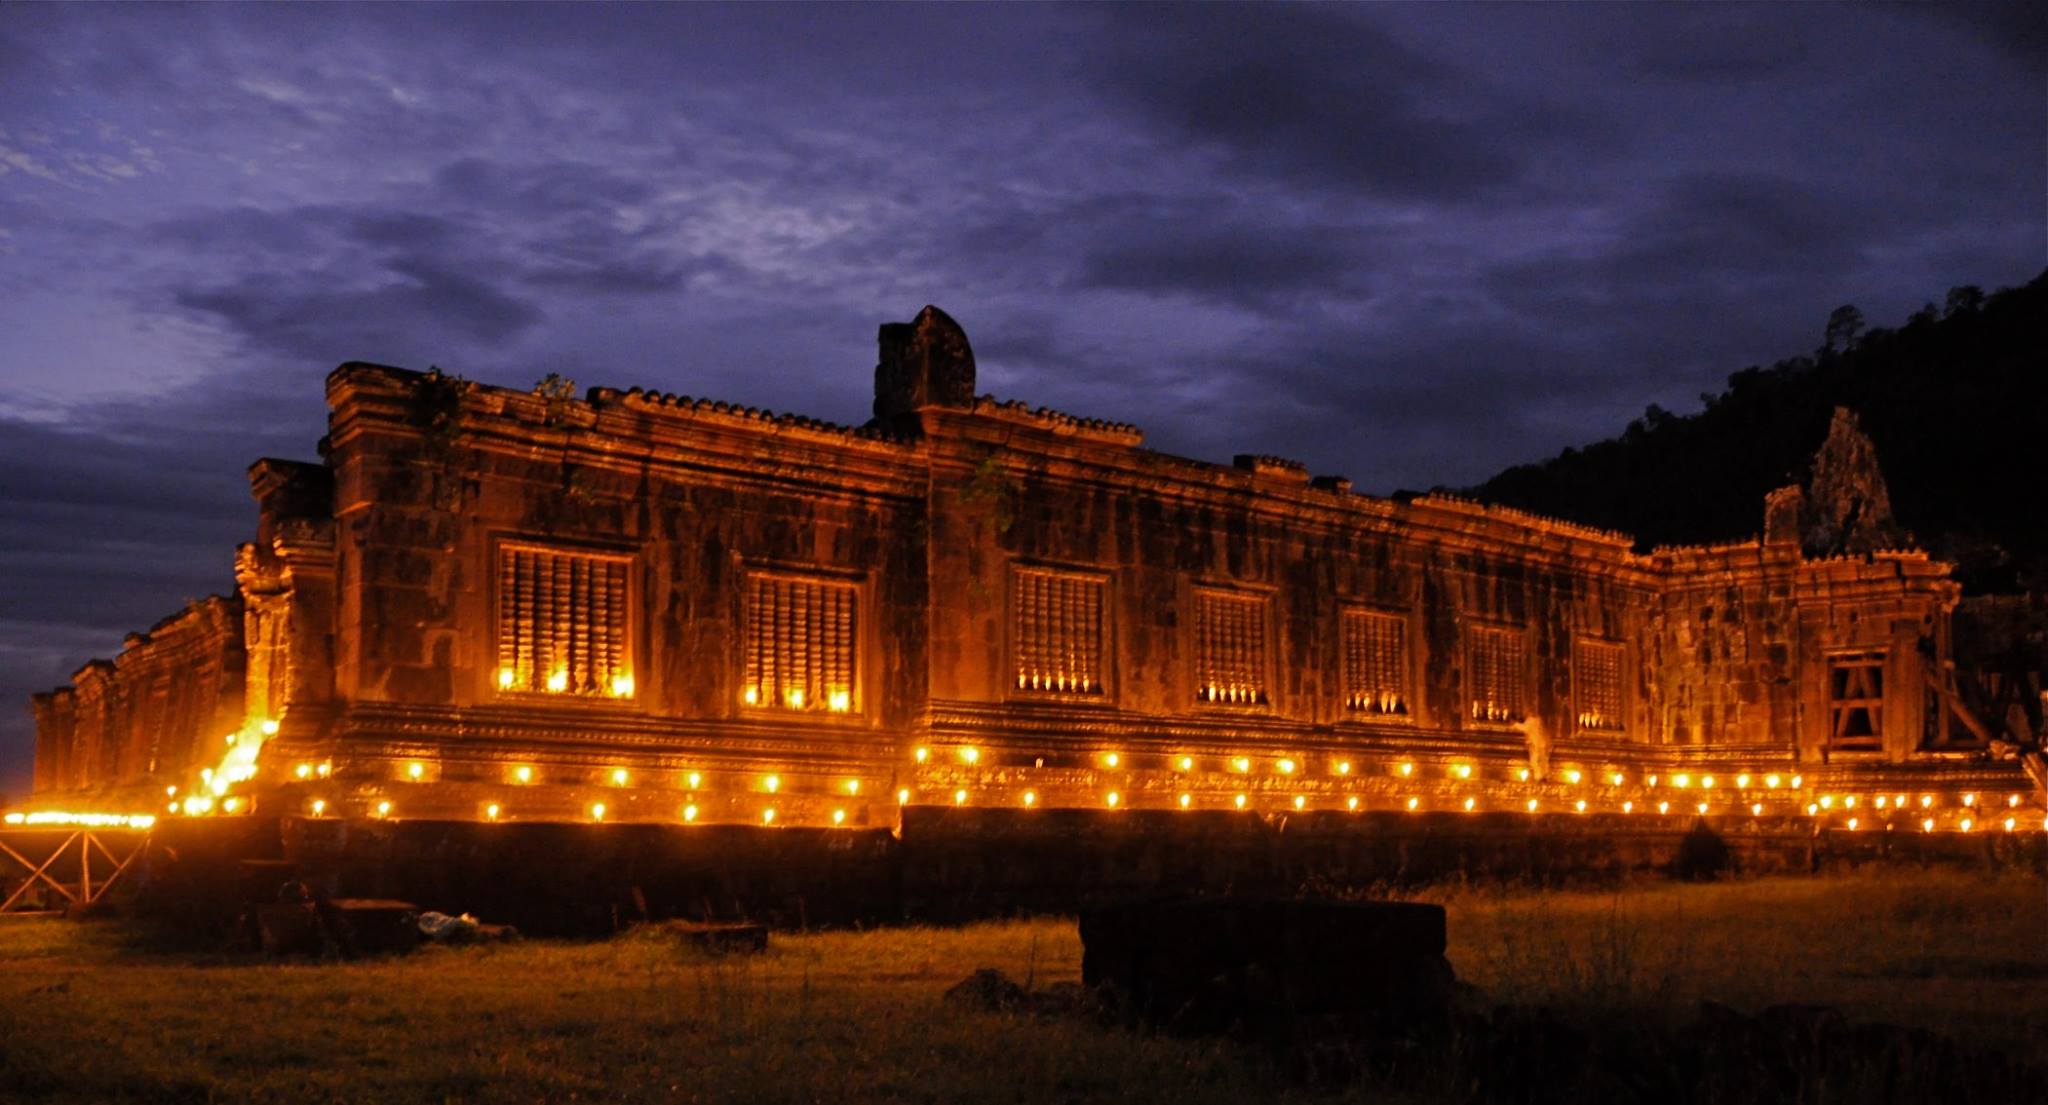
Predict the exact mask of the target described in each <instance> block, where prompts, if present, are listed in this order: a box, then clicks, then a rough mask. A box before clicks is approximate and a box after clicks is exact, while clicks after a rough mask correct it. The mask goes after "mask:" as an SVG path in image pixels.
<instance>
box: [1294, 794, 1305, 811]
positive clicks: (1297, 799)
mask: <svg viewBox="0 0 2048 1105" xmlns="http://www.w3.org/2000/svg"><path fill="white" fill-rule="evenodd" d="M1306 805H1308V799H1306V798H1304V797H1302V796H1301V795H1299V794H1297V795H1295V796H1294V808H1295V809H1300V808H1302V807H1303V806H1306Z"/></svg>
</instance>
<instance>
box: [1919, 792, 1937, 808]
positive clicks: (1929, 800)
mask: <svg viewBox="0 0 2048 1105" xmlns="http://www.w3.org/2000/svg"><path fill="white" fill-rule="evenodd" d="M1932 805H1934V795H1932V794H1923V795H1921V796H1920V808H1921V809H1923V810H1924V809H1926V808H1928V807H1929V806H1932Z"/></svg>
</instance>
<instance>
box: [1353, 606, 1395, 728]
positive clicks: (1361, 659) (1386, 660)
mask: <svg viewBox="0 0 2048 1105" xmlns="http://www.w3.org/2000/svg"><path fill="white" fill-rule="evenodd" d="M1344 708H1345V709H1346V710H1349V711H1351V712H1353V713H1357V714H1365V715H1369V716H1375V717H1394V718H1406V717H1408V716H1409V703H1408V623H1407V619H1405V618H1403V617H1402V616H1401V615H1399V614H1385V613H1378V612H1374V611H1367V610H1348V611H1345V613H1344Z"/></svg>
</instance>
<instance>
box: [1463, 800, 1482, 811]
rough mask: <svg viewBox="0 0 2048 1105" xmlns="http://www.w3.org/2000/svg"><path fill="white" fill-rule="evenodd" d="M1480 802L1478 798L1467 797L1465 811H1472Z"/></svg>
mask: <svg viewBox="0 0 2048 1105" xmlns="http://www.w3.org/2000/svg"><path fill="white" fill-rule="evenodd" d="M1478 804H1479V800H1478V799H1477V798H1467V799H1465V812H1466V813H1471V812H1472V809H1473V807H1475V806H1477V805H1478Z"/></svg>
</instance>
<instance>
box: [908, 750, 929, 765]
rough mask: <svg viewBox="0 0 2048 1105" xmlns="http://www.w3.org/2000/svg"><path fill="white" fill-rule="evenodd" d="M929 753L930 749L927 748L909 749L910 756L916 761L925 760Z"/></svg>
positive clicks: (921, 761)
mask: <svg viewBox="0 0 2048 1105" xmlns="http://www.w3.org/2000/svg"><path fill="white" fill-rule="evenodd" d="M931 754H932V751H931V749H929V748H913V749H911V750H910V758H911V759H913V760H916V761H917V762H918V763H923V762H925V761H926V760H928V759H930V758H931Z"/></svg>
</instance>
